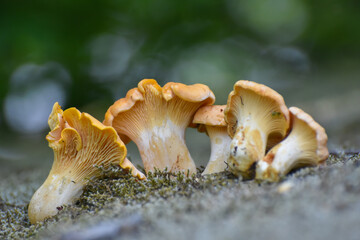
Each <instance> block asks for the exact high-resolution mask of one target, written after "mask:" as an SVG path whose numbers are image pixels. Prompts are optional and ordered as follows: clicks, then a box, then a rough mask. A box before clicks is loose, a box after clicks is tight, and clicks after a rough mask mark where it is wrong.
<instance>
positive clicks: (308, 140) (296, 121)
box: [256, 107, 329, 182]
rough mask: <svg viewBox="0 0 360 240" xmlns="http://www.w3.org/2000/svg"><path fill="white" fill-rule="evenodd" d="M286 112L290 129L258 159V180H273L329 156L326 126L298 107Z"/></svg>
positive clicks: (315, 163)
mask: <svg viewBox="0 0 360 240" xmlns="http://www.w3.org/2000/svg"><path fill="white" fill-rule="evenodd" d="M289 111H290V117H291V122H292V130H291V132H290V134H289V135H288V136H287V137H286V138H285V139H284V140H283V141H281V142H280V143H279V144H277V145H275V146H274V147H273V148H272V149H271V150H270V151H269V152H268V153H267V154H266V156H265V157H264V158H263V159H262V160H260V161H259V162H258V164H257V167H256V178H257V179H262V180H267V181H272V182H276V181H279V179H280V177H282V176H285V175H286V174H287V173H288V172H290V171H291V170H292V169H296V168H300V167H306V166H316V165H319V164H322V163H324V162H325V160H326V159H327V158H328V156H329V151H328V149H327V146H326V144H327V139H328V138H327V135H326V133H325V129H324V128H323V127H321V126H320V125H319V124H318V123H317V122H315V121H314V119H313V118H312V117H311V116H310V115H309V114H307V113H305V112H304V111H302V110H301V109H299V108H297V107H291V108H289Z"/></svg>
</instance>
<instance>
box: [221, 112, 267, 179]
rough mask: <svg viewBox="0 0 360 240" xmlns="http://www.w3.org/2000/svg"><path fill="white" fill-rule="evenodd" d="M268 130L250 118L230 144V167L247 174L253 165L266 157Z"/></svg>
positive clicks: (241, 126)
mask: <svg viewBox="0 0 360 240" xmlns="http://www.w3.org/2000/svg"><path fill="white" fill-rule="evenodd" d="M266 133H267V131H266V129H264V127H263V128H261V127H259V126H258V125H257V124H256V120H254V119H251V117H248V118H247V120H246V121H245V122H244V123H239V127H238V129H237V131H236V133H235V135H234V137H233V139H232V140H231V143H230V157H229V160H228V163H229V167H230V168H232V169H236V171H240V172H246V171H248V170H249V169H250V167H251V165H252V164H253V163H254V162H256V161H258V160H260V159H262V157H263V156H264V155H265V149H266V142H267V134H266Z"/></svg>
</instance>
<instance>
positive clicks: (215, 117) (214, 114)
mask: <svg viewBox="0 0 360 240" xmlns="http://www.w3.org/2000/svg"><path fill="white" fill-rule="evenodd" d="M225 107H226V105H207V106H203V107H201V108H199V109H198V110H197V111H196V113H195V115H194V119H193V123H194V124H202V125H207V126H219V127H225V126H226V125H227V123H226V122H225V118H224V109H225Z"/></svg>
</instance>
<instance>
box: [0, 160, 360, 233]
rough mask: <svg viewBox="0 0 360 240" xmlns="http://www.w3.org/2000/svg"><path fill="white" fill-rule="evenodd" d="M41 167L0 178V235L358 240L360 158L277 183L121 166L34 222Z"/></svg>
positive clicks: (306, 171) (330, 163)
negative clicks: (132, 171) (135, 174)
mask: <svg viewBox="0 0 360 240" xmlns="http://www.w3.org/2000/svg"><path fill="white" fill-rule="evenodd" d="M45 177H46V175H44V171H40V170H37V171H29V170H27V171H20V172H18V174H17V175H16V177H15V175H13V174H10V173H9V174H6V173H3V174H2V175H1V176H0V218H1V226H0V238H1V239H19V238H28V237H31V238H34V239H123V238H126V239H240V238H241V239H289V238H291V239H295V240H296V239H308V238H310V237H311V239H358V236H360V228H359V224H360V155H359V154H341V153H340V154H336V155H331V156H330V158H329V159H328V161H327V165H326V166H321V167H317V168H306V169H302V170H299V171H297V172H295V173H293V174H291V175H289V176H287V177H286V178H285V179H283V180H282V181H281V182H280V183H259V182H256V181H245V182H244V181H240V180H239V179H236V178H234V177H233V176H232V175H231V174H229V173H223V174H216V175H211V176H207V177H201V176H200V175H198V176H197V177H193V178H184V177H182V176H173V177H170V176H169V175H168V174H163V173H157V174H155V175H152V176H150V177H149V180H148V181H147V182H139V181H136V180H134V179H133V178H131V177H129V176H128V175H126V174H124V173H122V172H121V171H119V170H117V169H116V168H115V169H113V171H111V172H109V173H107V177H105V178H104V179H101V180H97V181H93V182H92V183H91V184H90V185H89V186H88V187H87V188H86V190H85V192H84V194H83V195H82V196H81V198H80V200H79V201H78V202H77V203H76V204H75V205H74V206H68V207H65V208H64V209H63V210H61V211H60V212H59V214H58V215H57V216H55V217H53V218H51V219H48V220H47V221H45V222H44V223H41V224H38V225H30V223H29V221H28V217H27V207H26V206H27V204H28V203H29V200H30V198H31V196H32V194H33V192H34V191H35V190H36V189H37V188H38V186H39V185H40V184H41V183H42V181H43V180H44V178H45Z"/></svg>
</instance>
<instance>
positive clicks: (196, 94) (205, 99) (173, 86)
mask: <svg viewBox="0 0 360 240" xmlns="http://www.w3.org/2000/svg"><path fill="white" fill-rule="evenodd" d="M147 93H151V95H154V96H161V97H162V98H163V99H164V100H165V101H166V102H169V101H170V100H173V99H175V98H176V97H177V98H178V99H179V100H180V101H182V102H183V103H182V104H181V105H185V106H182V107H185V108H186V102H193V103H196V102H202V105H210V104H213V103H214V102H215V95H214V93H213V92H212V91H211V90H210V89H209V87H208V86H206V85H203V84H193V85H185V84H182V83H174V82H168V83H166V84H165V85H164V87H162V88H161V86H160V85H159V84H158V83H157V82H156V80H154V79H143V80H141V81H140V82H139V83H138V87H137V88H133V89H131V90H130V91H128V92H127V94H126V97H125V98H121V99H119V100H117V101H116V102H115V103H114V104H113V105H112V106H111V107H110V108H109V109H108V110H107V112H106V114H105V119H104V122H103V123H104V124H105V125H107V126H113V125H114V124H113V121H114V118H115V117H116V116H118V115H119V114H120V113H123V112H127V111H130V110H131V109H132V108H134V106H135V104H136V103H137V102H142V101H144V100H145V95H147ZM181 105H180V106H178V107H181ZM151 107H152V108H151V109H154V110H155V109H156V106H151ZM170 110H171V111H177V110H178V109H170ZM175 115H176V113H175ZM190 124H191V122H190V120H189V123H188V124H187V125H190ZM114 127H115V129H116V126H114ZM116 130H117V129H116ZM117 132H118V133H119V135H120V138H121V139H123V138H124V139H128V140H129V141H130V139H129V138H128V137H123V135H124V134H122V133H121V132H119V131H117ZM124 142H126V143H127V142H128V141H124Z"/></svg>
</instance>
